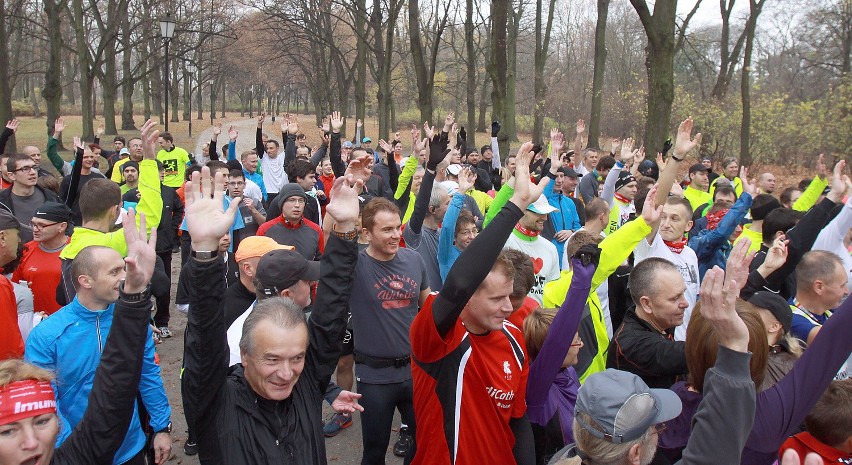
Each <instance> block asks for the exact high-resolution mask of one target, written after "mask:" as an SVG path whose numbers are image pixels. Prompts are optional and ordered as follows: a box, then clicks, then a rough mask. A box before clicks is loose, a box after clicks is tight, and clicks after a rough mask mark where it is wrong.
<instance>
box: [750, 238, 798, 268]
mask: <svg viewBox="0 0 852 465" xmlns="http://www.w3.org/2000/svg"><path fill="white" fill-rule="evenodd" d="M789 243H790V241H788V240H787V238H786V237H784V235H781V236H778V237H776V238H775V240H774V241H772V247H770V248H769V250H767V251H766V258H765V259H764V260H763V263H762V264H761V265H760V266H759V267H758V268H757V271H758V272H759V273H760V275H761V276H763V277H764V278H765V277H767V276H769V275H770V274H772V273H773V272H775V270H777V269H779V268H781V267H782V266H784V264H785V263H787V244H789Z"/></svg>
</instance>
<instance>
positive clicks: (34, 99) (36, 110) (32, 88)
mask: <svg viewBox="0 0 852 465" xmlns="http://www.w3.org/2000/svg"><path fill="white" fill-rule="evenodd" d="M27 82H29V94H30V102H31V103H32V105H33V118H41V107H39V104H38V98H39V96H38V93H36V82H35V77H32V78H29V79H27Z"/></svg>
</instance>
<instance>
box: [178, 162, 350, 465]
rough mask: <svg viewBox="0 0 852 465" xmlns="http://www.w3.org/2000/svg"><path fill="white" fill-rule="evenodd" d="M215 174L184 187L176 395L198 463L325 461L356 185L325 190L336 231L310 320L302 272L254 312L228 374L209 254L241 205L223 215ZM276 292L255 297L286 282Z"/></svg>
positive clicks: (218, 284) (215, 263)
mask: <svg viewBox="0 0 852 465" xmlns="http://www.w3.org/2000/svg"><path fill="white" fill-rule="evenodd" d="M216 176H217V182H215V183H214V182H213V180H212V179H211V176H210V171H209V169H208V168H206V167H205V168H203V169H202V172H201V173H193V175H192V181H190V182H188V183H187V186H186V189H187V192H188V195H187V206H186V218H187V228H188V231H189V233H190V235H191V237H192V256H193V258H192V259H191V260H189V261H188V262H187V264H186V267H187V273H188V278H189V279H188V282H190V283H191V285H190V290H189V291H190V308H191V311H190V312H189V321H188V324H187V330H186V342H185V347H184V354H185V355H184V367H185V368H184V370H185V371H184V379H183V381H182V393H183V398H184V403H185V405H186V406H187V409H186V410H187V412H192V415H191V416H190V418H187V423H188V424H189V427H190V428H191V429H192V430H193V431H194V432H195V434H196V436H197V438H198V450H199V459H200V462H201V463H202V464H212V463H217V464H218V463H271V462H275V463H295V462H299V463H303V464H317V465H319V464H325V463H326V455H325V441H324V439H323V433H322V400H323V394H324V393H325V391H326V388H327V386H328V383H329V380H330V379H331V375H332V373H333V372H334V369H335V368H336V367H337V360H338V358H340V352H341V344H340V341H341V340H342V339H343V333H344V331H345V328H346V313H347V310H348V300H349V296H350V293H351V290H352V276H353V274H354V270H355V263H356V261H357V255H358V247H357V244H356V237H357V232H356V230H355V223H356V221H357V219H358V210H359V207H358V194H357V191H358V189H359V188H360V187H361V186H362V181H360V180H359V181H355V180H354V177H353V176H352V175H351V174H347V175H346V176H343V177H340V178H338V179H337V180H336V181H335V184H334V188H333V189H332V195H331V197H332V202H331V203H329V205H328V206H327V208H326V212H327V213H328V214H329V215H330V216H331V217H332V219H333V220H334V226H333V230H332V233H331V235H330V237H329V241H328V247H327V249H326V250H327V251H328V253H327V254H324V255H323V257H322V261H321V264H322V266H321V269H320V275H319V288H318V291H317V301H316V302H315V303H314V307H313V313H312V314H311V318H310V320H308V321H306V320H305V317H304V313H303V311H302V308H303V307H304V306H306V305H307V304H308V303H310V290H309V282H308V281H307V280H306V279H301V278H303V277H305V276H304V274H300V279H299V280H298V282H296V283H295V284H291V286H290V287H288V288H287V289H288V290H290V291H292V292H289V291H288V294H290V295H289V298H286V299H285V298H284V297H274V298H271V299H266V300H265V301H263V302H261V303H260V304H258V305H256V306H255V308H254V311H253V312H252V314H250V315H249V316H248V317H247V318H246V323H245V325H244V327H243V333H242V338H241V341H240V352H241V360H242V363H241V364H239V365H234V366H232V367H230V368H229V367H228V350H227V347H226V344H227V340H226V338H225V325H224V313H223V312H222V309H221V308H220V303H221V301H222V298H223V294H224V289H225V287H226V286H225V283H224V282H223V279H224V273H223V271H224V270H223V266H224V264H223V263H222V261H221V260H218V259H217V257H216V250H217V245H218V242H219V238H220V237H222V235H224V234H225V233H226V232H227V231H228V229H229V227H230V225H231V223H232V222H233V218H234V215H235V213H236V211H237V207H238V205H239V199H236V200H235V201H234V202H232V203H231V206H230V208H228V210H227V212H226V211H223V208H222V205H223V204H222V196H223V195H224V193H223V187H224V182H222V174H221V173H217V175H216ZM202 192H203V195H202ZM211 194H212V195H211ZM305 266H306V267H309V266H311V265H308V264H307V263H306V262H305ZM273 287H274V288H269V289H258V291H259V292H260V291H264V292H265V291H269V292H270V293H271V294H272V295H281V294H282V293H283V292H282V291H284V290H285V289H281V288H280V287H283V284H279V285H275V286H273ZM285 297H286V296H285ZM351 409H352V410H354V409H355V407H354V405H353V406H352V408H351ZM350 411H351V410H350Z"/></svg>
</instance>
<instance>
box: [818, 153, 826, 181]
mask: <svg viewBox="0 0 852 465" xmlns="http://www.w3.org/2000/svg"><path fill="white" fill-rule="evenodd" d="M816 169H817V176H819V178H820V179H825V174H826V173H827V172H828V168H827V167H826V166H825V154H824V153H821V154H819V158H817V164H816Z"/></svg>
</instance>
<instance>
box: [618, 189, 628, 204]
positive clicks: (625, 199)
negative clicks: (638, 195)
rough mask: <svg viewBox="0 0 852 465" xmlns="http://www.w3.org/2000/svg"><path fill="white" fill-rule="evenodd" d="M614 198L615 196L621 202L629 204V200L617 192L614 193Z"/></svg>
mask: <svg viewBox="0 0 852 465" xmlns="http://www.w3.org/2000/svg"><path fill="white" fill-rule="evenodd" d="M615 198H616V200H618V201H619V202H621V203H626V204H628V205H629V204H630V201H629V200H627V197H625V196H623V195H621V194H619V193H618V192H616V193H615Z"/></svg>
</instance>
